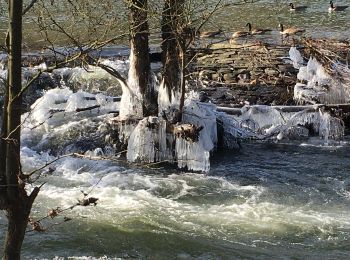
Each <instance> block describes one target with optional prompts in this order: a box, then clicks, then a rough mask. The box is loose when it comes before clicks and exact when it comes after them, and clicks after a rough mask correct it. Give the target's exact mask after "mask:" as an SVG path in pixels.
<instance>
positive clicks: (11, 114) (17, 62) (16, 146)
mask: <svg viewBox="0 0 350 260" xmlns="http://www.w3.org/2000/svg"><path fill="white" fill-rule="evenodd" d="M22 6H23V1H22V0H10V1H9V44H8V45H9V48H8V88H7V89H8V91H7V99H6V100H5V103H6V104H7V110H6V113H7V115H6V113H5V115H6V119H4V132H5V135H6V137H7V139H6V145H5V150H6V153H5V154H6V185H7V189H6V190H7V192H6V212H7V218H8V229H7V234H6V239H5V245H4V256H3V259H11V260H17V259H20V253H21V247H22V243H23V239H24V235H25V230H26V227H27V223H28V216H29V213H30V210H31V207H32V203H33V201H34V199H35V197H36V195H37V193H38V189H37V188H35V189H34V191H33V192H32V195H31V196H27V194H26V191H25V188H24V183H23V184H21V185H20V184H19V180H20V179H19V176H20V174H21V164H20V134H21V127H20V126H21V106H22V97H21V95H20V93H21V88H22V72H21V67H22V66H21V58H22V57H21V56H22V53H21V50H22V46H21V45H22ZM2 149H4V148H3V147H2ZM2 167H3V164H2Z"/></svg>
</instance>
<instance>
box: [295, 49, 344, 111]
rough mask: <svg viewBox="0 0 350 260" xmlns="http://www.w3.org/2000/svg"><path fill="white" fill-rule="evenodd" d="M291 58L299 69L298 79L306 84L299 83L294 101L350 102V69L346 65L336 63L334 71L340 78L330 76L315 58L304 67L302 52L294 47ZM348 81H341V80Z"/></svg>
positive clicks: (303, 102) (308, 102)
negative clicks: (349, 74)
mask: <svg viewBox="0 0 350 260" xmlns="http://www.w3.org/2000/svg"><path fill="white" fill-rule="evenodd" d="M289 55H290V58H291V60H292V62H293V64H294V66H295V67H296V68H298V69H299V73H298V75H297V78H298V79H299V80H300V81H302V82H307V83H306V84H304V83H297V84H296V86H295V88H294V99H295V100H296V101H297V102H299V103H302V104H305V103H306V104H342V103H347V102H349V101H350V80H349V76H348V73H349V72H350V69H349V68H348V66H346V65H344V64H338V63H335V64H334V66H333V71H334V73H335V74H336V75H340V76H341V77H338V76H331V75H329V74H328V73H327V72H326V70H325V69H324V67H323V66H322V65H321V64H320V63H319V62H318V61H317V60H316V59H315V58H313V57H311V58H310V59H309V61H308V63H307V65H306V66H302V64H303V62H302V60H303V58H302V56H301V54H300V52H299V51H298V50H297V49H296V48H295V47H292V48H291V49H290V51H289ZM341 78H342V79H345V78H347V80H345V81H344V80H340V79H341Z"/></svg>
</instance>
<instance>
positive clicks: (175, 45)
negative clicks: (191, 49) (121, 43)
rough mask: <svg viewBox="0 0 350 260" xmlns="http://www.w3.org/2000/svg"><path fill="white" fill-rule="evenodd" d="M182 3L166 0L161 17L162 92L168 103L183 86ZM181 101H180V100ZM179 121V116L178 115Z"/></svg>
mask: <svg viewBox="0 0 350 260" xmlns="http://www.w3.org/2000/svg"><path fill="white" fill-rule="evenodd" d="M184 3H185V0H175V1H173V0H166V1H165V4H164V9H163V17H162V38H163V42H162V62H163V82H162V86H161V88H164V94H166V95H167V97H166V98H167V99H168V100H169V103H170V104H173V103H174V100H172V99H174V98H179V97H178V96H176V95H175V96H174V93H175V94H177V93H180V92H182V90H183V87H184V84H185V82H184V74H185V73H184V70H185V62H184V58H185V55H184V53H185V52H186V51H185V45H184V41H186V39H185V35H184V29H185V17H184ZM164 94H163V95H164ZM181 101H182V102H181ZM177 102H180V107H179V110H180V111H181V110H182V107H183V100H181V98H180V100H177ZM178 120H179V121H180V120H181V116H180V115H179V119H178Z"/></svg>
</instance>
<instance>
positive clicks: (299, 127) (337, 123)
mask: <svg viewBox="0 0 350 260" xmlns="http://www.w3.org/2000/svg"><path fill="white" fill-rule="evenodd" d="M234 117H235V119H236V121H237V122H238V124H239V125H240V126H241V128H245V129H247V130H249V131H250V132H251V133H255V135H253V134H252V135H251V136H250V138H257V139H268V138H272V137H275V138H276V139H277V140H282V139H291V140H295V139H300V138H308V137H309V136H310V135H312V134H313V135H318V136H319V137H320V138H322V139H324V140H325V142H326V143H327V141H328V140H329V139H333V140H338V139H340V138H342V137H343V136H344V131H345V129H344V124H343V122H342V120H341V119H338V118H336V117H333V116H331V115H330V114H329V113H328V112H324V111H323V110H322V108H320V107H318V106H314V107H308V108H305V109H304V110H301V111H300V112H283V111H281V109H280V108H279V107H270V106H261V105H259V106H251V107H244V108H242V114H241V115H240V116H234Z"/></svg>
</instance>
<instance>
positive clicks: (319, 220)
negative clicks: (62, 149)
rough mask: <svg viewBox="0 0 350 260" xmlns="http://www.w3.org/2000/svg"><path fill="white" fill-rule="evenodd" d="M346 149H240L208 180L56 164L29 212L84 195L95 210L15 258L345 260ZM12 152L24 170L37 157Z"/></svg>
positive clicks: (221, 160) (75, 214) (349, 236)
mask: <svg viewBox="0 0 350 260" xmlns="http://www.w3.org/2000/svg"><path fill="white" fill-rule="evenodd" d="M349 152H350V147H349V146H347V145H345V146H338V147H336V146H332V147H319V146H312V145H300V144H298V145H292V144H264V145H261V144H245V145H244V148H243V149H242V150H241V151H239V152H225V153H220V154H219V155H218V156H217V157H216V158H215V159H214V161H213V165H212V170H211V171H210V173H209V174H196V173H186V172H178V171H175V170H171V169H170V170H169V169H157V170H151V169H144V168H135V167H133V166H130V165H124V164H123V163H117V164H116V163H112V162H101V161H92V160H87V159H77V158H75V159H74V158H65V159H62V160H61V162H59V163H57V164H56V165H55V167H56V172H55V173H54V174H53V175H52V176H50V177H46V178H45V179H43V180H45V181H47V184H46V185H45V186H44V187H43V189H42V191H41V193H40V195H39V197H38V199H37V201H36V203H35V206H34V210H33V212H34V214H33V215H34V216H36V217H41V216H45V215H46V212H47V210H48V209H50V208H53V207H57V206H60V207H62V208H65V207H69V206H71V205H73V204H75V203H76V201H77V199H78V198H81V197H82V193H81V190H83V191H85V192H89V191H91V189H92V191H91V193H90V195H91V196H94V197H97V198H99V203H98V205H97V206H95V207H88V208H82V207H80V208H75V209H74V210H72V211H67V212H65V213H64V214H63V215H64V216H67V217H70V218H72V219H73V220H72V221H70V222H67V223H64V224H61V225H57V226H54V227H52V228H50V229H49V230H48V231H46V232H44V233H33V232H29V233H28V234H27V238H26V241H25V244H24V248H23V256H24V258H25V259H30V258H49V259H50V258H53V257H55V256H61V257H68V256H77V257H81V256H93V257H103V256H107V257H111V258H112V257H120V258H141V259H247V258H248V259H272V258H275V259H276V258H279V259H281V258H284V259H349V258H350V175H349V170H348V169H349V168H350V160H349V159H350V158H349V157H350V156H349V154H350V153H349ZM22 155H23V158H24V164H25V165H27V167H29V168H30V167H34V165H36V164H38V163H40V162H41V163H44V162H45V158H46V157H45V156H46V155H45V154H43V155H40V156H39V155H38V154H36V153H34V152H33V151H32V150H30V149H23V150H22ZM60 221H61V220H59V218H58V219H57V220H53V221H48V223H46V224H49V223H51V224H52V223H55V222H60ZM1 223H4V217H3V216H1ZM2 229H3V227H2Z"/></svg>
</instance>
